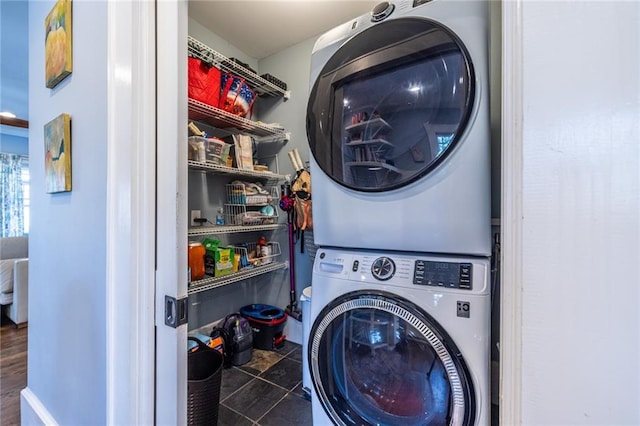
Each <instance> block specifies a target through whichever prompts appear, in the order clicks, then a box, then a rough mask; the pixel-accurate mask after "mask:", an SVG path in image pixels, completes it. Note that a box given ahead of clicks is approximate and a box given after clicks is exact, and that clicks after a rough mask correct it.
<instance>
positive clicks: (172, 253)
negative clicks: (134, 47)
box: [149, 0, 188, 425]
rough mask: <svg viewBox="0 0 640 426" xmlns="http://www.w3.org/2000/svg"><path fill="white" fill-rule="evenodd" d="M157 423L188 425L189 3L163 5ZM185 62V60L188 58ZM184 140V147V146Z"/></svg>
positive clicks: (160, 4)
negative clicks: (182, 307) (185, 306)
mask: <svg viewBox="0 0 640 426" xmlns="http://www.w3.org/2000/svg"><path fill="white" fill-rule="evenodd" d="M156 5H157V15H156V16H157V26H156V28H157V31H156V37H157V44H156V52H157V61H156V69H157V74H156V79H157V80H156V81H157V84H156V96H157V103H156V111H157V116H156V129H157V176H156V182H157V203H156V205H155V206H149V208H155V210H156V219H157V227H156V233H157V239H156V294H155V298H156V304H155V308H156V315H155V318H156V377H155V384H156V386H155V394H156V398H155V404H156V407H155V413H156V419H155V423H156V424H157V425H165V424H166V425H178V424H184V423H185V422H186V401H187V328H188V325H187V323H186V314H185V313H183V312H182V309H181V307H180V306H181V305H180V303H181V302H180V300H184V302H185V303H186V297H187V150H186V148H185V147H186V141H187V126H186V124H187V84H186V82H187V24H188V22H187V20H188V4H187V1H186V0H177V1H176V0H171V1H158V2H157V3H156ZM183 59H184V60H183ZM181 141H183V143H181Z"/></svg>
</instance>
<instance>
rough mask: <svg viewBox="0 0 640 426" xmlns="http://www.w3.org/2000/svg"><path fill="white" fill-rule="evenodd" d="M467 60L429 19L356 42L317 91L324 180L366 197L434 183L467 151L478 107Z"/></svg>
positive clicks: (310, 115) (334, 60) (310, 114)
mask: <svg viewBox="0 0 640 426" xmlns="http://www.w3.org/2000/svg"><path fill="white" fill-rule="evenodd" d="M474 87H475V77H474V71H473V66H472V63H471V60H470V58H469V54H468V53H467V50H466V49H465V47H464V46H463V45H462V42H461V41H460V40H459V38H458V37H457V36H456V35H455V34H454V33H453V32H452V31H451V30H449V29H448V28H446V27H444V26H443V25H441V24H439V23H437V22H435V21H431V20H428V19H420V18H402V19H396V20H389V21H385V22H382V23H380V24H377V25H374V26H373V27H370V28H368V29H366V30H365V31H363V32H361V33H360V34H358V35H356V36H354V37H353V38H352V39H351V40H349V41H348V42H346V43H345V44H344V45H343V46H342V47H341V48H340V49H339V50H338V51H337V52H336V53H335V54H334V55H333V56H332V57H331V58H330V59H329V61H328V62H327V63H326V65H325V66H324V68H323V69H322V71H321V72H320V74H319V76H318V78H317V80H316V81H315V84H314V86H313V88H312V90H311V94H310V98H309V104H308V106H307V137H308V139H309V145H310V148H311V152H312V154H313V156H314V158H315V160H316V161H317V163H318V165H319V166H320V167H321V168H322V170H323V171H324V172H325V173H326V174H327V175H328V176H329V177H331V178H332V179H333V180H335V181H336V182H338V183H339V184H341V185H343V186H345V187H348V188H351V189H354V190H358V191H365V192H377V191H388V190H392V189H396V188H400V187H402V186H405V185H408V184H409V183H411V182H414V181H416V180H417V179H420V178H422V177H423V176H425V175H427V174H428V173H429V172H430V171H431V170H433V169H434V168H435V167H436V166H437V165H438V164H440V163H441V162H443V161H444V159H445V158H446V157H447V156H448V155H449V154H450V153H451V152H452V151H453V150H454V147H455V145H456V144H457V143H459V142H460V140H461V138H462V136H463V134H464V132H465V129H466V127H467V122H468V121H469V118H470V115H471V112H472V109H473V106H474Z"/></svg>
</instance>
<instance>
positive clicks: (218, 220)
mask: <svg viewBox="0 0 640 426" xmlns="http://www.w3.org/2000/svg"><path fill="white" fill-rule="evenodd" d="M216 225H224V209H223V208H222V207H220V208H219V209H218V213H217V214H216Z"/></svg>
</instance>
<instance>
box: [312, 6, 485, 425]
mask: <svg viewBox="0 0 640 426" xmlns="http://www.w3.org/2000/svg"><path fill="white" fill-rule="evenodd" d="M488 14H489V11H488V3H487V2H486V1H468V2H467V1H460V0H455V1H454V0H398V1H391V2H383V3H380V4H379V5H378V6H376V7H375V8H374V9H373V11H372V12H371V13H368V14H366V15H363V16H361V17H358V18H356V19H354V20H352V21H350V22H347V23H345V24H343V25H341V26H338V27H336V28H334V29H333V30H331V31H329V32H327V33H326V34H324V35H322V36H321V37H320V38H319V39H318V41H317V42H316V44H315V47H314V50H313V53H312V60H311V85H312V87H311V92H310V97H309V103H308V107H307V136H308V139H309V146H310V151H311V174H312V177H313V217H314V238H315V243H316V245H317V246H318V247H319V249H318V251H317V253H316V256H315V262H314V266H313V278H312V286H313V297H312V299H311V308H310V310H311V313H310V314H311V318H310V320H311V322H312V326H311V330H310V332H309V336H308V339H307V340H308V345H307V347H306V348H305V350H306V357H307V359H306V361H307V362H308V370H309V375H310V377H309V378H306V377H305V382H306V383H310V388H311V389H310V391H311V399H312V411H313V421H314V424H315V425H319V426H322V425H328V424H336V425H485V424H489V420H490V380H489V368H490V367H489V365H490V351H489V345H490V285H489V284H490V262H489V260H490V259H489V258H490V255H491V220H490V172H491V169H490V133H489V99H488V95H489V90H488V75H487V74H488V44H489V41H488V35H489V28H488V25H489V24H488V19H489V18H488ZM309 379H310V380H309Z"/></svg>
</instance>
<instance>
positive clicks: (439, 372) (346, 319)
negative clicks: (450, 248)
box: [308, 292, 475, 426]
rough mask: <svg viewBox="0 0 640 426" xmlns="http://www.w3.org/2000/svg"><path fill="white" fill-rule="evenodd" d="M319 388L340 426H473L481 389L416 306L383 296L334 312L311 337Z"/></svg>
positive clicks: (336, 306) (359, 298)
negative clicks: (474, 387) (473, 382)
mask: <svg viewBox="0 0 640 426" xmlns="http://www.w3.org/2000/svg"><path fill="white" fill-rule="evenodd" d="M308 357H309V365H310V370H311V377H312V381H313V386H314V389H315V392H316V395H317V397H318V399H319V400H320V402H321V404H322V406H323V408H324V410H325V412H326V413H327V415H328V416H329V417H330V418H331V419H332V420H333V422H334V423H335V424H338V425H402V426H410V425H415V426H418V425H430V426H438V425H471V424H473V422H474V418H475V406H474V401H475V399H474V389H473V384H472V381H471V378H470V376H469V372H468V369H467V366H466V364H465V362H464V359H463V358H462V356H461V354H460V352H459V351H458V349H457V348H456V345H455V344H454V342H453V341H452V340H451V339H450V338H449V336H448V335H447V333H446V332H445V331H444V330H443V329H442V328H441V327H440V326H439V325H438V324H437V322H436V321H435V320H434V319H433V318H432V317H430V316H429V315H428V314H426V313H425V312H424V311H422V310H421V309H420V308H418V307H417V306H416V305H414V304H413V303H411V302H409V301H407V300H404V299H402V298H399V297H398V296H394V295H390V294H388V293H383V292H376V293H372V292H353V293H348V294H346V295H344V296H342V297H340V298H338V299H336V300H335V301H334V302H332V303H331V304H330V305H328V306H327V307H326V308H325V309H324V310H323V311H322V312H321V313H320V315H319V316H318V318H317V320H316V321H315V323H314V325H313V328H312V331H311V333H310V337H309V350H308Z"/></svg>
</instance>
